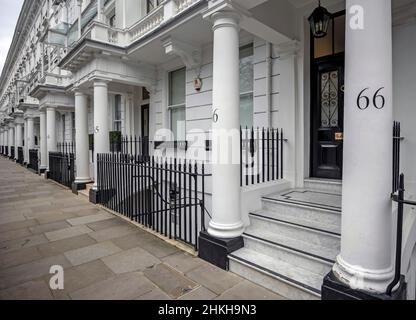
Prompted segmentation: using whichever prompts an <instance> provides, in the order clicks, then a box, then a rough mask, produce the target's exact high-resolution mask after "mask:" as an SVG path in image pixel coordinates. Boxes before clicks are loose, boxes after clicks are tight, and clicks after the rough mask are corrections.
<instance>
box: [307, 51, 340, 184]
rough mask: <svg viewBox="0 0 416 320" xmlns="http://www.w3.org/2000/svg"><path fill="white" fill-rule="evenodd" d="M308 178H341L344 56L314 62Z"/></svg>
mask: <svg viewBox="0 0 416 320" xmlns="http://www.w3.org/2000/svg"><path fill="white" fill-rule="evenodd" d="M312 79H314V81H313V86H312V87H313V96H312V117H311V118H312V126H311V130H312V132H311V136H312V141H311V147H312V152H311V155H312V159H311V162H312V165H311V167H312V168H311V169H312V170H311V173H312V174H311V175H312V176H313V177H318V178H331V179H341V178H342V152H343V151H342V149H343V131H344V124H343V122H344V92H343V90H344V56H343V55H339V56H331V57H327V58H324V59H319V60H317V61H316V63H315V66H314V68H313V78H312Z"/></svg>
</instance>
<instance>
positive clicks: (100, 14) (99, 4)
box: [97, 0, 124, 22]
mask: <svg viewBox="0 0 416 320" xmlns="http://www.w3.org/2000/svg"><path fill="white" fill-rule="evenodd" d="M123 3H124V1H123ZM97 20H98V21H100V22H104V15H103V0H97Z"/></svg>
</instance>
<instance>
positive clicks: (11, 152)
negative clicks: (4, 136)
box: [10, 147, 14, 159]
mask: <svg viewBox="0 0 416 320" xmlns="http://www.w3.org/2000/svg"><path fill="white" fill-rule="evenodd" d="M10 159H14V147H10Z"/></svg>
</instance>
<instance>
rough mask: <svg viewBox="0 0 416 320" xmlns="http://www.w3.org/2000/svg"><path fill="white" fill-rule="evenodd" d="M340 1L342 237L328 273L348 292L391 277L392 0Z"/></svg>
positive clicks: (375, 288)
mask: <svg viewBox="0 0 416 320" xmlns="http://www.w3.org/2000/svg"><path fill="white" fill-rule="evenodd" d="M346 5H347V7H346V8H347V31H346V49H345V57H346V61H345V88H346V92H345V109H344V110H345V111H344V112H345V114H344V133H345V140H344V161H343V165H344V167H343V188H342V232H341V234H342V236H341V254H340V255H339V256H338V257H337V262H336V264H335V266H334V269H333V270H334V273H335V275H336V276H337V277H338V278H339V280H340V281H342V282H345V283H346V284H348V285H349V286H351V287H352V288H354V289H361V290H364V291H367V292H372V293H382V292H385V290H386V287H387V285H388V284H389V283H390V282H391V280H392V278H393V274H394V270H393V263H392V256H393V246H392V202H391V200H390V193H391V172H392V171H391V170H392V169H391V168H392V138H391V137H392V133H391V132H392V125H393V112H392V18H391V0H347V2H346ZM357 10H358V11H357ZM357 12H358V15H357ZM361 18H363V24H362V25H360V23H359V22H360V21H359V19H361ZM350 19H351V21H350ZM357 19H358V20H357ZM361 27H362V28H361ZM380 88H382V89H381V90H380ZM360 92H361V96H362V97H364V96H366V97H368V100H367V101H366V98H361V99H359V97H360ZM377 93H378V96H375V94H377ZM382 97H383V98H382ZM357 99H358V101H357ZM383 100H384V103H383ZM367 102H368V107H367ZM358 105H359V106H358ZM360 108H361V109H360ZM362 109H363V110H362ZM357 186H358V187H357Z"/></svg>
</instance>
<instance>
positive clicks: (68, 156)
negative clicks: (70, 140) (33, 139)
mask: <svg viewBox="0 0 416 320" xmlns="http://www.w3.org/2000/svg"><path fill="white" fill-rule="evenodd" d="M49 179H52V180H54V181H56V182H58V183H60V184H62V185H64V186H66V187H68V188H71V186H72V182H74V180H75V156H74V153H66V152H49Z"/></svg>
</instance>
